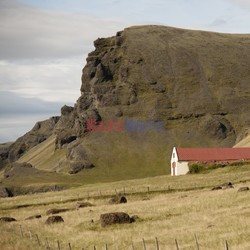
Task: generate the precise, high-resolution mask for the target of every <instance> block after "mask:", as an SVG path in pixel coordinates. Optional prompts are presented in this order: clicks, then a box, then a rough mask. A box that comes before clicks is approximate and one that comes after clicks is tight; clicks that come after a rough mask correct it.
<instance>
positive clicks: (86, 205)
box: [76, 202, 94, 209]
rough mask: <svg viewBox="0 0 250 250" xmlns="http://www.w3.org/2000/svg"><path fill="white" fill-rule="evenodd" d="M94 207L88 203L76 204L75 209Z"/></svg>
mask: <svg viewBox="0 0 250 250" xmlns="http://www.w3.org/2000/svg"><path fill="white" fill-rule="evenodd" d="M93 206H94V205H93V204H91V203H89V202H77V203H76V209H79V208H84V207H93Z"/></svg>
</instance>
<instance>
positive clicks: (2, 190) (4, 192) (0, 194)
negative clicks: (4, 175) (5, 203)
mask: <svg viewBox="0 0 250 250" xmlns="http://www.w3.org/2000/svg"><path fill="white" fill-rule="evenodd" d="M12 196H13V194H12V192H11V191H10V190H9V189H8V188H6V187H0V198H6V197H12Z"/></svg>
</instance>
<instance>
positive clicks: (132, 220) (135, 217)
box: [130, 215, 140, 223]
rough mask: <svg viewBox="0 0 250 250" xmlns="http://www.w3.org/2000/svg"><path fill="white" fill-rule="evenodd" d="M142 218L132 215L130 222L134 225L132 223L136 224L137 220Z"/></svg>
mask: <svg viewBox="0 0 250 250" xmlns="http://www.w3.org/2000/svg"><path fill="white" fill-rule="evenodd" d="M139 219H140V218H139V216H138V215H132V216H131V217H130V222H131V223H132V222H136V221H137V220H139Z"/></svg>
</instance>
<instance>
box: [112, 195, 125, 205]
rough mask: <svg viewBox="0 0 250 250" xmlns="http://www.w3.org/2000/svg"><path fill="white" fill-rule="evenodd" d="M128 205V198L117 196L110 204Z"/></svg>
mask: <svg viewBox="0 0 250 250" xmlns="http://www.w3.org/2000/svg"><path fill="white" fill-rule="evenodd" d="M121 203H127V198H126V197H125V196H124V195H115V196H113V197H111V199H110V200H109V204H121Z"/></svg>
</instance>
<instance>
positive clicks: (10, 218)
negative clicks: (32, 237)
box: [0, 217, 16, 222]
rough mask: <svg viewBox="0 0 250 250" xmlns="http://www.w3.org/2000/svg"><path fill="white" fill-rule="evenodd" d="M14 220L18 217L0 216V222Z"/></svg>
mask: <svg viewBox="0 0 250 250" xmlns="http://www.w3.org/2000/svg"><path fill="white" fill-rule="evenodd" d="M13 221H16V219H15V218H12V217H1V218H0V222H13Z"/></svg>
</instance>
